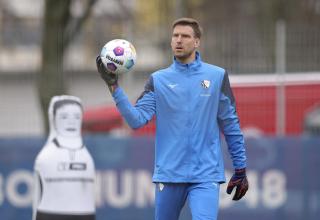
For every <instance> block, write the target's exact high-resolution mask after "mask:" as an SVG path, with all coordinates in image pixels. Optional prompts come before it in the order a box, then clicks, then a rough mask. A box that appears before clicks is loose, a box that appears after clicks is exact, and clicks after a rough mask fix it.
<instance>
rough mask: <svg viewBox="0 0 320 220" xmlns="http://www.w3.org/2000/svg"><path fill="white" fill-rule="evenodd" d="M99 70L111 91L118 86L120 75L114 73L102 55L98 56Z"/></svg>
mask: <svg viewBox="0 0 320 220" xmlns="http://www.w3.org/2000/svg"><path fill="white" fill-rule="evenodd" d="M96 65H97V70H98V72H99V73H100V76H101V78H102V79H103V80H104V81H105V82H106V84H107V85H108V87H109V90H110V92H111V93H113V92H114V90H115V89H116V88H117V87H118V75H117V74H114V73H112V72H110V71H108V69H107V68H106V67H105V65H104V64H103V62H102V60H101V57H100V55H98V56H97V58H96Z"/></svg>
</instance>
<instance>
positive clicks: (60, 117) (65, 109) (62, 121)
mask: <svg viewBox="0 0 320 220" xmlns="http://www.w3.org/2000/svg"><path fill="white" fill-rule="evenodd" d="M54 122H55V127H56V131H57V133H58V135H61V136H64V137H77V136H80V134H81V124H82V111H81V108H80V106H79V105H76V104H65V105H62V106H61V107H60V108H58V109H57V111H56V115H55V118H54Z"/></svg>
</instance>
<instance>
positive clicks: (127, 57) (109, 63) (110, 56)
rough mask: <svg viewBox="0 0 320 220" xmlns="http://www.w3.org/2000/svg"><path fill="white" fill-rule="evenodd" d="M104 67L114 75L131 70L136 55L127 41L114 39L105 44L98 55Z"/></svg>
mask: <svg viewBox="0 0 320 220" xmlns="http://www.w3.org/2000/svg"><path fill="white" fill-rule="evenodd" d="M100 56H101V60H102V62H103V64H104V65H105V67H106V68H107V69H108V70H109V71H110V72H112V73H114V74H123V73H126V72H129V71H130V70H132V68H133V66H134V65H135V63H136V57H137V53H136V50H135V48H134V46H133V45H132V44H131V43H130V42H129V41H127V40H123V39H114V40H111V41H109V42H108V43H106V44H105V45H104V46H103V47H102V50H101V53H100Z"/></svg>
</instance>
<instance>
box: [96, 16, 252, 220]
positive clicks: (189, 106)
mask: <svg viewBox="0 0 320 220" xmlns="http://www.w3.org/2000/svg"><path fill="white" fill-rule="evenodd" d="M172 30H173V34H172V39H171V48H172V51H173V54H174V60H173V63H172V65H171V66H169V67H168V68H166V69H162V70H159V71H156V72H155V73H153V74H152V75H151V76H150V78H149V80H148V81H147V83H146V85H145V89H144V92H143V93H142V94H141V96H140V97H139V99H138V100H137V102H136V104H135V105H134V106H133V105H131V103H130V102H129V101H128V98H127V96H126V95H125V93H124V91H123V90H122V89H121V88H120V87H119V85H118V82H117V75H115V74H113V73H111V72H110V71H109V70H107V69H106V67H105V65H104V64H103V63H102V61H101V58H100V57H99V56H98V57H97V60H96V62H97V68H98V71H99V73H100V75H101V77H102V78H103V79H104V80H105V81H106V83H107V85H108V87H109V90H110V92H111V93H112V96H113V98H114V100H115V103H116V105H117V108H118V109H119V111H120V113H121V115H122V116H123V117H124V118H125V120H126V121H127V123H128V124H129V126H130V127H132V128H139V127H141V126H144V125H145V124H147V123H148V121H150V120H151V119H152V117H153V116H154V115H155V116H156V141H155V164H154V174H153V182H155V183H156V184H157V187H156V201H155V215H156V216H155V219H156V220H178V218H179V214H180V211H181V209H182V207H183V206H184V204H185V201H186V200H188V204H189V207H190V209H191V213H192V219H193V220H215V219H217V214H218V201H219V185H220V184H221V183H223V182H225V176H224V166H223V158H222V153H221V146H220V145H221V135H220V133H223V134H224V137H225V139H226V142H227V144H228V149H229V153H230V155H231V159H232V161H233V166H234V168H235V173H234V175H233V176H232V178H231V180H230V181H229V184H228V187H227V193H229V194H230V193H231V192H232V190H233V188H236V192H235V195H234V197H233V200H239V199H241V198H242V197H243V196H244V195H245V193H246V191H247V190H248V181H247V178H246V155H245V147H244V139H243V135H242V133H241V130H240V125H239V120H238V116H237V113H236V108H235V100H234V97H233V94H232V90H231V88H230V83H229V78H228V74H227V72H226V71H225V70H224V69H222V68H220V67H217V66H214V65H211V64H208V63H205V62H203V61H202V60H201V57H200V53H199V52H197V48H198V47H199V45H200V37H201V28H200V25H199V24H198V22H197V21H196V20H194V19H191V18H181V19H178V20H176V21H175V22H174V23H173V26H172Z"/></svg>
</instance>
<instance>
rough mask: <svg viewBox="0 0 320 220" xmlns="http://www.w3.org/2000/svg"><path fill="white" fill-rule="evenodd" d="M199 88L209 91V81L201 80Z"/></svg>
mask: <svg viewBox="0 0 320 220" xmlns="http://www.w3.org/2000/svg"><path fill="white" fill-rule="evenodd" d="M201 86H202V88H204V89H209V87H210V80H206V79H205V80H202V81H201Z"/></svg>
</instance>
